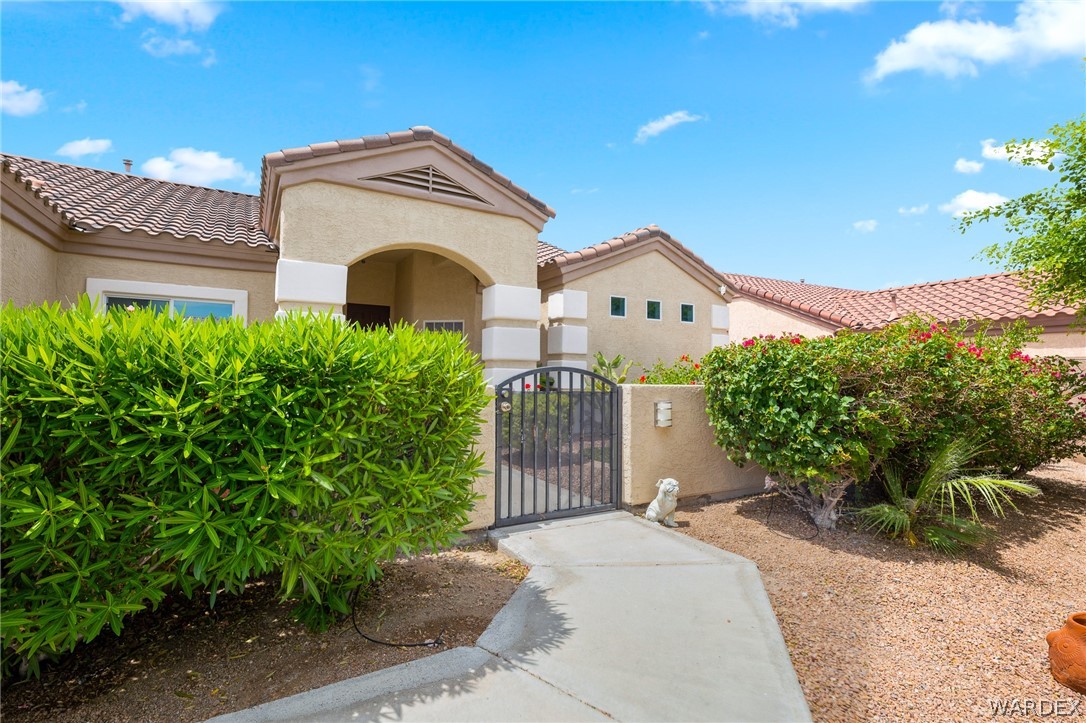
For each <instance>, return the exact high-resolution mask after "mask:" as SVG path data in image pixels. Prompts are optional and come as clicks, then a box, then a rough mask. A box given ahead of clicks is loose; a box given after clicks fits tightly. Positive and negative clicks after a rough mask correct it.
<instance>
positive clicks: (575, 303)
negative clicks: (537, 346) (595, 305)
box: [547, 289, 588, 369]
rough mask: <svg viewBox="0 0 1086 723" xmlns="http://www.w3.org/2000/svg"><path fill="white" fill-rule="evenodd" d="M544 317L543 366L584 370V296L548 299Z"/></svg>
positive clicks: (567, 293)
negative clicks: (546, 323)
mask: <svg viewBox="0 0 1086 723" xmlns="http://www.w3.org/2000/svg"><path fill="white" fill-rule="evenodd" d="M547 317H548V325H547V365H548V366H564V367H576V368H578V369H588V292H587V291H578V290H576V289H563V290H562V291H557V292H555V293H553V294H551V295H549V296H548V297H547Z"/></svg>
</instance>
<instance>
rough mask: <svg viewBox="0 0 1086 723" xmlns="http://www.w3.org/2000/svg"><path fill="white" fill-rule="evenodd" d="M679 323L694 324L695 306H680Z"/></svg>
mask: <svg viewBox="0 0 1086 723" xmlns="http://www.w3.org/2000/svg"><path fill="white" fill-rule="evenodd" d="M679 321H681V322H683V323H684V324H693V323H694V305H693V304H679Z"/></svg>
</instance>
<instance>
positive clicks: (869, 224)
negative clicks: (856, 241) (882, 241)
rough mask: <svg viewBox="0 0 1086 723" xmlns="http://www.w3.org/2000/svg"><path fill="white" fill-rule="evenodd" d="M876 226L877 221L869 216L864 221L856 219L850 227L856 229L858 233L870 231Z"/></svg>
mask: <svg viewBox="0 0 1086 723" xmlns="http://www.w3.org/2000/svg"><path fill="white" fill-rule="evenodd" d="M878 227H879V222H878V221H876V220H875V219H873V218H869V219H866V220H864V221H856V222H854V223H853V224H852V228H854V229H856V230H857V231H859V232H860V233H871V232H873V231H874V230H875V229H877V228H878Z"/></svg>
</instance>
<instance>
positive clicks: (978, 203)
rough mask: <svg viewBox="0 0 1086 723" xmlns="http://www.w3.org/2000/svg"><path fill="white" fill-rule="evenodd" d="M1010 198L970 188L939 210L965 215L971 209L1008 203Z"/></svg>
mask: <svg viewBox="0 0 1086 723" xmlns="http://www.w3.org/2000/svg"><path fill="white" fill-rule="evenodd" d="M1008 200H1010V199H1008V198H1007V197H1006V196H1001V195H999V194H998V193H988V192H985V191H974V190H972V189H970V190H968V191H962V192H961V193H959V194H958V195H957V196H955V197H954V198H952V199H950V201H949V202H948V203H944V204H943V205H941V206H939V210H940V211H942V212H943V213H949V214H951V215H952V216H964V215H965V214H967V213H969V212H970V211H980V210H982V209H985V208H989V207H991V206H998V205H999V204H1001V203H1006V202H1007V201H1008Z"/></svg>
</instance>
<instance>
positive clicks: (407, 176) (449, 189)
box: [358, 166, 492, 205]
mask: <svg viewBox="0 0 1086 723" xmlns="http://www.w3.org/2000/svg"><path fill="white" fill-rule="evenodd" d="M358 180H360V181H378V182H380V183H391V184H394V185H397V186H407V187H408V188H415V189H418V190H420V191H426V192H427V193H433V194H438V195H442V196H453V197H455V198H470V199H471V200H473V201H479V202H480V203H485V204H487V205H492V204H490V202H489V201H487V200H485V199H483V198H481V197H480V196H477V195H476V194H474V193H472V192H471V191H469V190H468V189H466V188H464V187H463V186H461V185H460V184H459V183H457V182H456V181H454V180H453V179H451V178H449V177H448V176H446V175H445V174H444V173H442V172H441V171H439V170H437V169H436V168H434V167H433V166H422V167H421V168H412V169H410V170H407V171H396V172H395V173H386V174H384V175H382V176H370V177H369V178H360V179H358Z"/></svg>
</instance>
